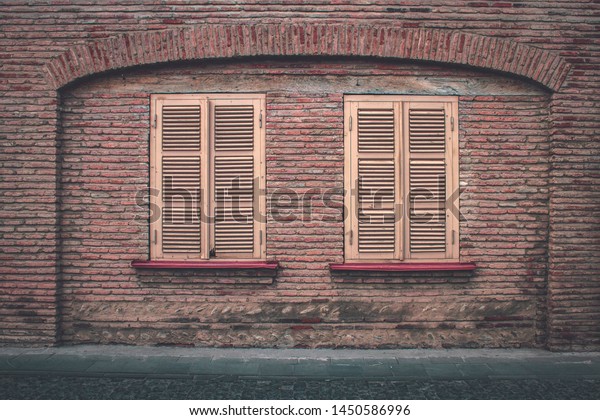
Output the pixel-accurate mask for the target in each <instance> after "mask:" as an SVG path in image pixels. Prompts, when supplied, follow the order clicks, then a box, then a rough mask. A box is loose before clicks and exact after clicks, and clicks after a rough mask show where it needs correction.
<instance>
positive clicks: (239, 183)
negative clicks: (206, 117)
mask: <svg viewBox="0 0 600 420" xmlns="http://www.w3.org/2000/svg"><path fill="white" fill-rule="evenodd" d="M262 108H263V101H262V100H259V99H216V100H212V101H211V105H210V116H211V117H210V118H211V133H212V136H211V138H212V156H211V169H212V170H211V174H212V197H211V198H212V213H213V215H214V224H213V236H212V240H211V250H210V255H211V257H215V258H226V259H253V258H261V257H262V256H263V255H264V247H263V246H262V243H263V241H264V232H263V228H262V224H261V223H260V220H259V219H260V218H261V217H262V215H264V208H263V207H262V205H261V203H262V201H263V200H262V199H263V197H261V196H260V190H261V189H263V188H261V185H262V183H263V182H264V171H263V169H264V162H263V155H264V153H263V144H264V141H263V130H264V129H263V127H262V115H261V112H262Z"/></svg>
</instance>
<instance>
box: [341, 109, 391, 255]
mask: <svg viewBox="0 0 600 420" xmlns="http://www.w3.org/2000/svg"><path fill="white" fill-rule="evenodd" d="M345 109H346V122H347V126H346V127H347V129H346V130H347V133H346V139H347V143H346V168H347V170H346V173H345V177H346V188H347V190H348V191H347V193H350V201H349V204H350V205H349V209H348V210H349V215H350V217H348V218H346V235H347V238H346V258H347V259H349V260H373V261H377V260H381V261H385V260H398V259H400V258H401V255H402V254H401V253H402V249H401V248H402V240H401V238H402V236H401V221H400V207H399V203H400V202H401V191H400V179H401V177H400V167H399V164H400V159H399V157H400V150H399V142H398V139H399V133H400V131H399V130H400V127H399V125H400V122H401V118H399V117H400V115H401V114H400V107H399V106H397V105H396V104H394V103H393V102H375V101H373V102H351V101H348V102H346V107H345Z"/></svg>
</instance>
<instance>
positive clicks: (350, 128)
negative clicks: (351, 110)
mask: <svg viewBox="0 0 600 420" xmlns="http://www.w3.org/2000/svg"><path fill="white" fill-rule="evenodd" d="M348 125H349V129H348V131H352V115H350V121H349V122H348Z"/></svg>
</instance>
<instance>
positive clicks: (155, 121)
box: [154, 114, 156, 128]
mask: <svg viewBox="0 0 600 420" xmlns="http://www.w3.org/2000/svg"><path fill="white" fill-rule="evenodd" d="M154 128H156V114H154Z"/></svg>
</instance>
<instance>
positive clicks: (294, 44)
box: [46, 24, 570, 91]
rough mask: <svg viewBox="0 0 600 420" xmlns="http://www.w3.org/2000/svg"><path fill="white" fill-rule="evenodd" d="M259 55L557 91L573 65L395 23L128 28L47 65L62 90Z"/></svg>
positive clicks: (509, 45) (496, 41) (534, 51)
mask: <svg viewBox="0 0 600 420" xmlns="http://www.w3.org/2000/svg"><path fill="white" fill-rule="evenodd" d="M252 56H340V57H341V56H346V57H352V56H355V57H380V58H399V59H407V60H417V61H427V62H438V63H451V64H459V65H465V66H470V67H474V68H479V69H488V70H495V71H500V72H504V73H508V74H514V75H517V76H521V77H525V78H527V79H530V80H533V81H535V82H537V83H539V84H541V85H543V86H545V87H547V88H548V89H550V90H552V91H557V90H558V89H559V88H560V86H561V84H562V83H563V81H564V80H565V78H566V77H567V74H568V72H569V68H570V65H569V64H568V63H567V62H566V61H565V60H564V59H562V58H561V57H560V56H559V55H557V54H555V53H552V52H549V51H547V50H541V49H538V48H535V47H531V46H528V45H524V44H521V43H516V42H512V41H508V40H504V39H500V38H494V37H488V36H482V35H475V34H471V33H465V32H460V31H449V30H443V29H403V28H396V27H390V26H353V25H315V24H264V25H203V26H193V27H179V28H174V29H168V30H161V31H145V32H133V33H126V34H120V35H117V36H114V37H109V38H102V39H96V40H93V41H88V42H86V43H83V44H78V45H75V46H73V47H72V48H70V49H69V50H67V51H65V52H63V53H61V55H59V56H58V57H55V58H53V59H51V60H50V61H49V62H48V63H47V65H46V70H47V72H48V76H49V79H50V83H51V84H52V85H53V87H54V88H56V89H58V88H60V87H62V86H64V85H66V84H68V83H70V82H72V81H74V80H77V79H79V78H81V77H85V76H89V75H91V74H95V73H101V72H104V71H108V70H113V69H120V68H126V67H132V66H139V65H144V64H155V63H165V62H171V61H182V60H201V59H211V58H231V57H252Z"/></svg>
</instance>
